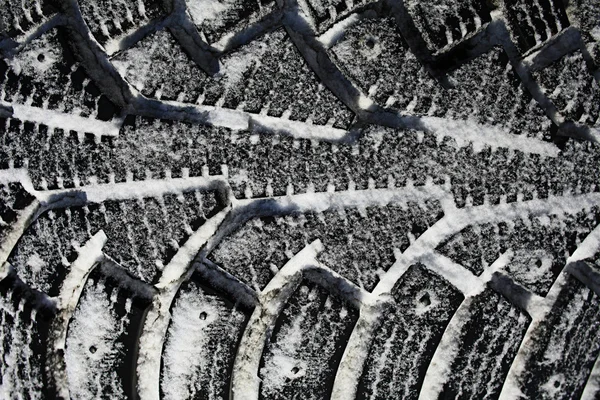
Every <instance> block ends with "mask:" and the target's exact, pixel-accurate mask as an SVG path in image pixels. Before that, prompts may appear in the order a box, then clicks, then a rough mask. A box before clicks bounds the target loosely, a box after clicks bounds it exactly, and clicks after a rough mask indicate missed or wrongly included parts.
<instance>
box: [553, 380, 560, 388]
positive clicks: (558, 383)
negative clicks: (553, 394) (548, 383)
mask: <svg viewBox="0 0 600 400" xmlns="http://www.w3.org/2000/svg"><path fill="white" fill-rule="evenodd" d="M554 387H555V388H557V389H558V388H559V387H560V382H559V381H554Z"/></svg>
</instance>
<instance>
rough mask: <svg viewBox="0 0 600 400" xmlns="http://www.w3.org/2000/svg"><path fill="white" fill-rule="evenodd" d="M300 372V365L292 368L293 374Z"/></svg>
mask: <svg viewBox="0 0 600 400" xmlns="http://www.w3.org/2000/svg"><path fill="white" fill-rule="evenodd" d="M298 372H300V368H298V367H294V368H292V374H294V375H296V374H297V373H298Z"/></svg>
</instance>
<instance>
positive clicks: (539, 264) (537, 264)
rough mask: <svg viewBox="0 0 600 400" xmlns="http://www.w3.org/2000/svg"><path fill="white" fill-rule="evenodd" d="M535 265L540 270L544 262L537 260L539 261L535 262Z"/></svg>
mask: <svg viewBox="0 0 600 400" xmlns="http://www.w3.org/2000/svg"><path fill="white" fill-rule="evenodd" d="M535 265H536V266H537V267H538V268H539V267H541V266H542V260H537V261H536V262H535Z"/></svg>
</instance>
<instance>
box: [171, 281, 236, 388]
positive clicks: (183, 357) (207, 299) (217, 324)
mask: <svg viewBox="0 0 600 400" xmlns="http://www.w3.org/2000/svg"><path fill="white" fill-rule="evenodd" d="M171 314H172V319H171V323H170V326H169V331H168V334H167V339H166V342H165V348H164V353H163V356H162V357H163V367H162V368H163V370H162V374H161V388H162V393H163V396H164V397H163V398H164V399H197V398H208V399H212V398H224V397H226V396H227V394H228V392H229V387H228V382H229V379H230V377H231V368H232V363H231V361H232V360H233V356H234V355H235V351H236V347H237V345H238V341H239V337H240V335H241V333H242V330H243V327H244V325H245V322H246V320H247V315H246V314H245V312H244V311H242V310H239V309H238V308H237V306H236V305H235V304H233V303H231V302H230V301H228V300H226V299H223V298H222V297H220V296H219V294H218V293H215V292H213V291H210V290H207V289H206V288H203V287H202V286H200V285H199V284H197V283H195V281H194V280H191V281H190V282H189V284H187V285H186V286H185V287H183V288H182V289H181V290H180V292H179V295H178V296H177V298H176V299H175V302H174V305H173V309H172V311H171Z"/></svg>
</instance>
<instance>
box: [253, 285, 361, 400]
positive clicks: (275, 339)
mask: <svg viewBox="0 0 600 400" xmlns="http://www.w3.org/2000/svg"><path fill="white" fill-rule="evenodd" d="M356 318H357V312H356V310H353V309H352V308H349V307H348V306H347V305H346V304H344V303H343V302H341V301H340V300H339V299H336V298H335V297H334V296H332V295H329V294H328V293H327V292H326V291H324V290H323V289H322V288H320V287H318V286H316V285H314V284H306V285H302V286H300V288H299V289H298V290H297V291H296V293H295V294H294V295H293V296H292V297H291V298H290V300H289V302H288V304H287V306H286V308H284V310H283V312H282V315H281V316H280V320H279V321H278V322H277V324H276V325H275V327H274V329H273V335H272V337H271V341H270V342H269V343H268V344H267V348H266V350H265V353H264V355H263V357H264V359H263V361H262V365H263V366H262V367H261V369H260V376H261V378H262V387H261V394H260V397H261V398H265V399H287V398H294V397H298V396H302V397H303V398H306V399H321V398H323V397H325V396H327V393H328V391H329V390H331V388H330V385H331V384H332V383H333V382H332V379H331V378H332V376H333V371H335V368H336V364H337V362H339V359H340V358H341V355H342V352H343V346H342V345H341V343H343V342H344V340H345V339H347V337H348V336H349V334H350V332H351V331H352V327H353V325H354V322H355V321H356Z"/></svg>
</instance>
